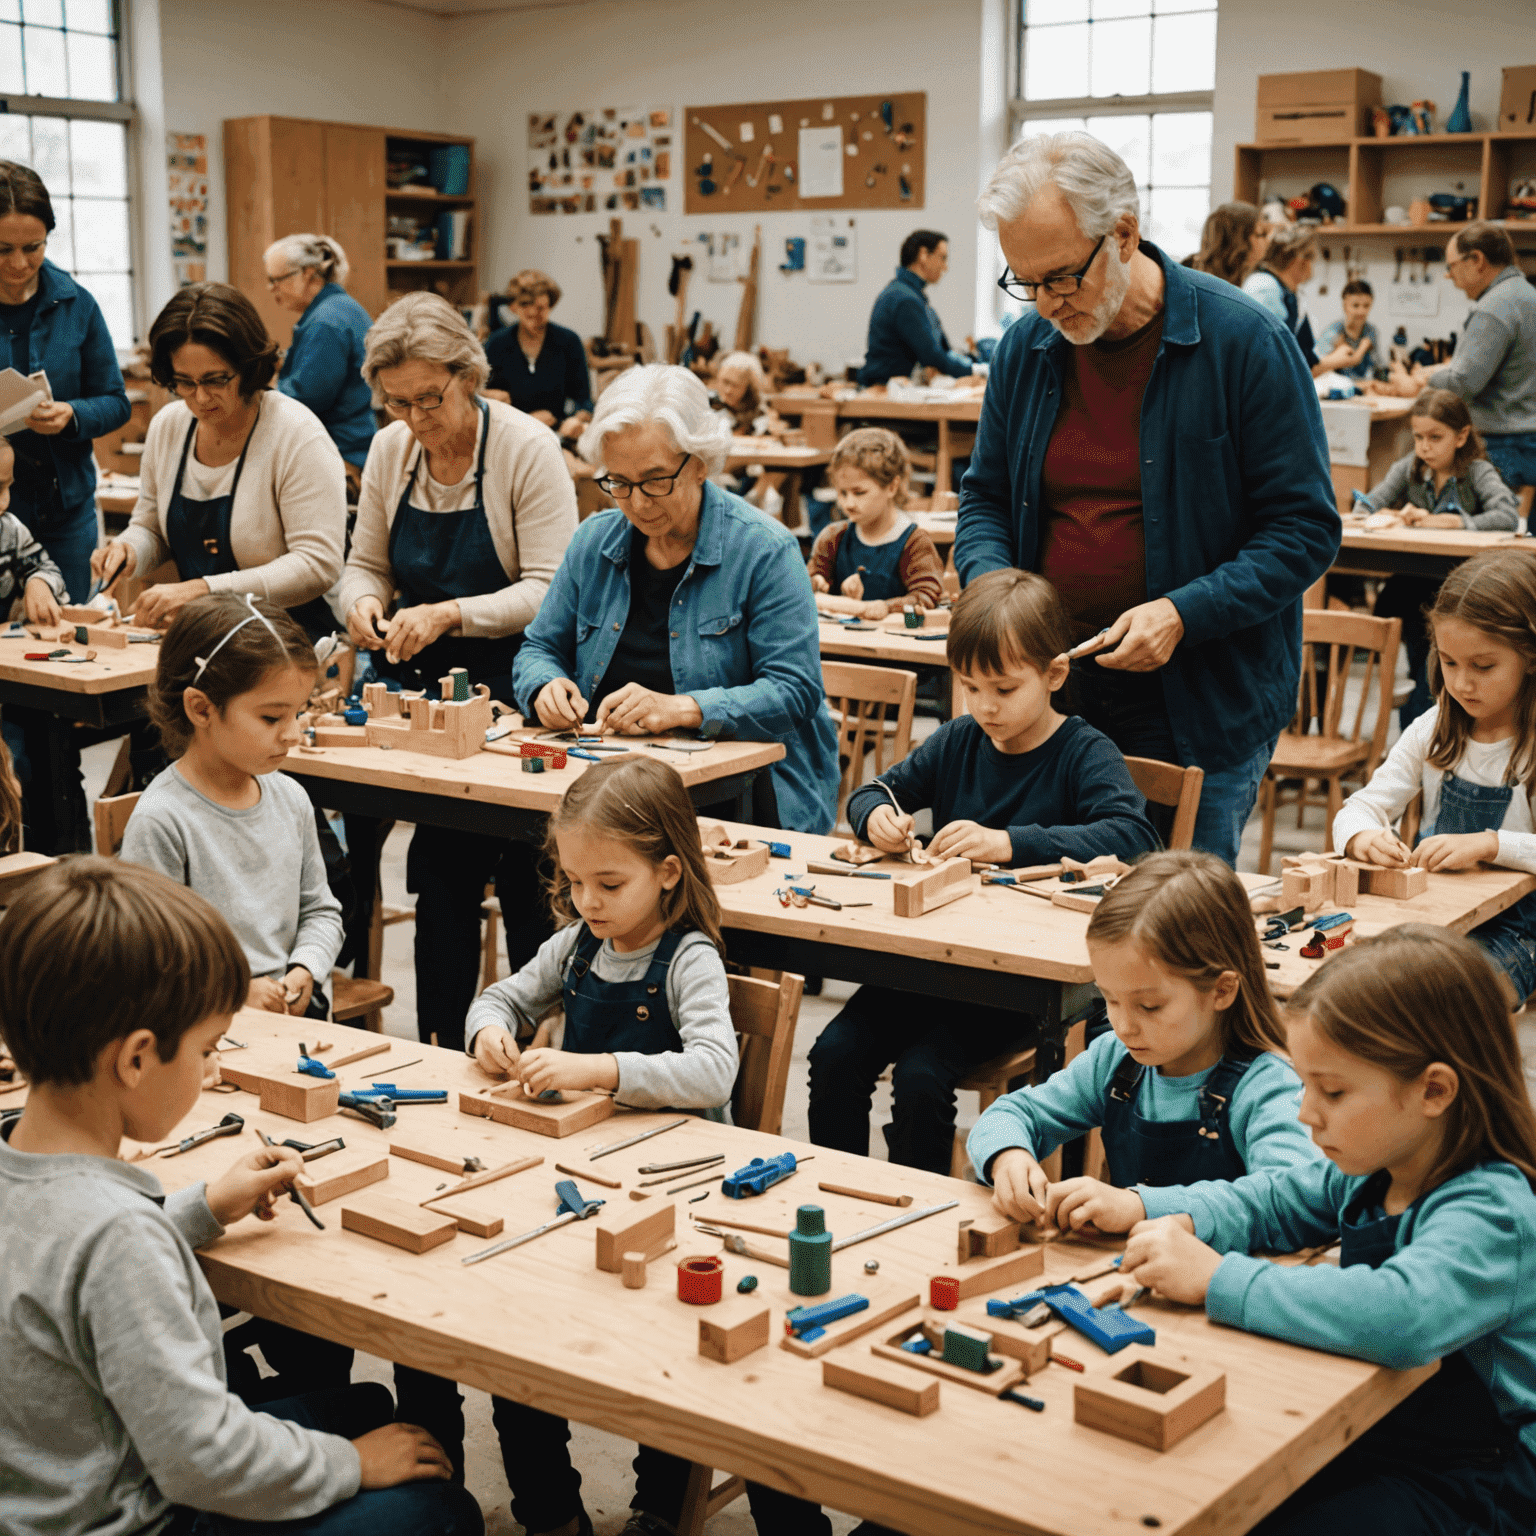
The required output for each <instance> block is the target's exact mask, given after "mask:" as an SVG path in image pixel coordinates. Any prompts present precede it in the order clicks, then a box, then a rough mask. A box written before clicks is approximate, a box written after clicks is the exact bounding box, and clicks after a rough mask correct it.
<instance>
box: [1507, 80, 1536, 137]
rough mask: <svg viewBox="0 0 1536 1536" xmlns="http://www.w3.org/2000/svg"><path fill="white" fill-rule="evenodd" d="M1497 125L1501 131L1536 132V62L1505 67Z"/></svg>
mask: <svg viewBox="0 0 1536 1536" xmlns="http://www.w3.org/2000/svg"><path fill="white" fill-rule="evenodd" d="M1497 127H1498V131H1499V132H1500V133H1536V64H1512V65H1507V66H1506V67H1505V70H1504V88H1503V90H1502V91H1500V92H1499V121H1498V124H1497Z"/></svg>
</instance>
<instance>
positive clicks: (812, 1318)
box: [784, 1293, 869, 1339]
mask: <svg viewBox="0 0 1536 1536" xmlns="http://www.w3.org/2000/svg"><path fill="white" fill-rule="evenodd" d="M868 1306H869V1298H868V1297H867V1296H860V1295H858V1294H857V1293H853V1294H850V1295H847V1296H839V1297H838V1298H837V1300H836V1301H820V1302H817V1303H816V1305H815V1306H813V1307H791V1308H790V1309H789V1311H788V1312H786V1313H785V1314H784V1331H785V1332H786V1333H792V1334H794V1336H795V1337H796V1338H797V1339H811V1338H819V1337H820V1335H821V1332H822V1330H823V1329H824V1328H825V1327H826V1325H827V1324H828V1323H835V1322H838V1321H839V1320H840V1319H842V1318H845V1317H852V1316H853V1314H854V1313H855V1312H863V1311H864V1310H866V1308H868Z"/></svg>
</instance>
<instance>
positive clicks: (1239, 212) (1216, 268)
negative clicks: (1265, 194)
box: [1183, 203, 1269, 288]
mask: <svg viewBox="0 0 1536 1536" xmlns="http://www.w3.org/2000/svg"><path fill="white" fill-rule="evenodd" d="M1268 250H1269V221H1268V220H1267V219H1266V218H1265V217H1264V215H1263V214H1261V213H1260V212H1259V210H1258V209H1257V208H1255V207H1254V206H1253V204H1252V203H1223V204H1222V205H1221V207H1219V208H1213V209H1212V210H1211V212H1210V214H1209V215H1208V216H1207V217H1206V221H1205V228H1204V229H1202V230H1201V231H1200V249H1199V250H1198V251H1196V252H1195V254H1194V255H1193V256H1186V257H1185V258H1184V262H1183V265H1184V266H1186V267H1193V268H1194V269H1195V271H1196V272H1209V273H1210V275H1211V276H1212V277H1219V278H1220V279H1221V280H1222V281H1223V282H1224V283H1231V284H1232V285H1233V286H1234V287H1237V288H1241V287H1242V286H1243V279H1244V278H1245V277H1247V276H1248V274H1249V273H1250V272H1252V271H1254V270H1256V269H1257V267H1258V265H1259V263H1260V262H1261V261H1263V260H1264V255H1265V253H1266V252H1267V251H1268Z"/></svg>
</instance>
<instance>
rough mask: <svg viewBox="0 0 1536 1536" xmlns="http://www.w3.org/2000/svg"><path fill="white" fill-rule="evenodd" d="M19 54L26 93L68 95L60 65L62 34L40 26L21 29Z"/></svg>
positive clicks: (61, 63) (62, 67) (65, 74)
mask: <svg viewBox="0 0 1536 1536" xmlns="http://www.w3.org/2000/svg"><path fill="white" fill-rule="evenodd" d="M21 47H22V57H23V59H24V60H25V62H26V70H27V95H29V96H68V95H69V76H68V74H67V73H66V72H65V69H64V34H63V33H62V32H50V31H48V30H47V29H46V28H44V27H23V28H22V29H21Z"/></svg>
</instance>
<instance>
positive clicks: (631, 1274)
mask: <svg viewBox="0 0 1536 1536" xmlns="http://www.w3.org/2000/svg"><path fill="white" fill-rule="evenodd" d="M647 1262H648V1261H647V1259H646V1257H645V1255H644V1254H643V1253H626V1254H625V1255H624V1257H623V1260H622V1261H621V1268H620V1270H619V1273H620V1274H621V1275H622V1276H623V1277H624V1289H625V1290H626V1291H643V1290H644V1289H645V1266H646V1263H647Z"/></svg>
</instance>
